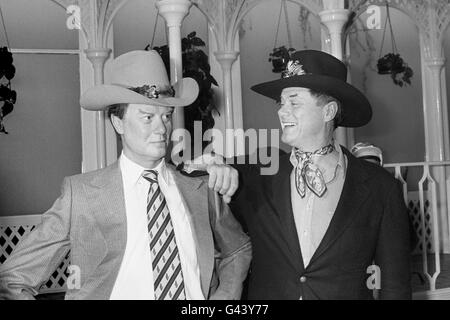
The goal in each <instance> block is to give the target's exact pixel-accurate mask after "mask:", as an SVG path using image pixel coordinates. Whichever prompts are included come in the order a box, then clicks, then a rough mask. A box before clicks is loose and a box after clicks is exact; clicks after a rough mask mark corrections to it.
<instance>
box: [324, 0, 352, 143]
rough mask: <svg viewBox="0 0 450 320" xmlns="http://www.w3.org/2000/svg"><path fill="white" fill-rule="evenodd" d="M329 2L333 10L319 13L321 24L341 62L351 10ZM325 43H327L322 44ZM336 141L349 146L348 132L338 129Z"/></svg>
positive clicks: (337, 3)
mask: <svg viewBox="0 0 450 320" xmlns="http://www.w3.org/2000/svg"><path fill="white" fill-rule="evenodd" d="M328 2H329V6H330V7H331V8H332V9H329V10H324V11H322V12H319V16H320V20H321V22H322V23H323V24H324V25H325V26H326V27H327V28H328V31H329V35H330V42H331V44H330V46H331V52H330V54H332V55H333V56H335V57H336V58H338V59H339V60H342V58H343V55H344V52H343V48H342V43H343V41H342V28H343V27H344V25H345V23H346V22H347V20H348V16H349V13H350V12H349V10H347V9H334V8H336V5H342V7H341V8H343V3H342V4H340V2H341V1H338V2H330V1H328ZM324 4H325V5H327V2H326V1H324ZM322 43H325V42H322ZM336 139H337V141H338V142H339V143H340V144H342V145H344V146H347V130H346V129H345V128H338V129H337V130H336Z"/></svg>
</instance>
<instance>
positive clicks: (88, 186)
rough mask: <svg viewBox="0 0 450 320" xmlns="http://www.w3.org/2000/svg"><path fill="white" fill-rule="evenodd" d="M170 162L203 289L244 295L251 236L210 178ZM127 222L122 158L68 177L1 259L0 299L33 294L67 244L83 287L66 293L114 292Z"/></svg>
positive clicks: (215, 294) (221, 295)
mask: <svg viewBox="0 0 450 320" xmlns="http://www.w3.org/2000/svg"><path fill="white" fill-rule="evenodd" d="M168 169H169V170H171V172H172V173H173V175H174V177H175V182H176V184H177V186H178V188H179V190H180V193H181V194H182V197H183V200H184V202H185V203H186V205H187V207H188V209H189V214H190V219H191V224H192V226H193V233H194V239H195V241H196V245H197V248H196V249H197V250H196V251H197V257H198V262H199V268H200V280H201V288H202V291H203V294H204V296H205V297H208V298H209V299H239V298H240V295H241V292H242V283H243V281H244V279H245V277H246V275H247V271H248V268H249V265H250V260H251V245H250V241H249V238H248V237H247V236H246V235H245V233H244V232H243V231H242V228H241V226H240V225H239V223H238V222H237V221H236V220H235V219H234V218H233V216H232V214H231V212H230V210H229V209H228V206H227V205H226V204H224V203H223V202H222V201H221V199H220V198H219V197H218V196H217V194H216V193H214V192H213V191H212V190H210V189H209V188H208V184H207V180H206V179H205V178H204V177H201V178H188V177H185V176H183V175H181V174H180V173H179V172H177V171H175V170H174V169H173V167H172V166H168ZM126 223H127V222H126V214H125V200H124V194H123V184H122V175H121V172H120V167H119V165H118V162H116V163H115V164H113V165H111V166H109V167H107V168H105V169H101V170H97V171H94V172H90V173H85V174H81V175H76V176H72V177H67V178H65V179H64V182H63V187H62V194H61V196H60V197H59V198H58V199H57V200H56V201H55V203H54V204H53V206H52V208H50V209H49V210H48V211H47V212H46V213H44V214H43V217H42V223H41V224H40V225H39V226H37V227H36V228H35V230H33V231H32V232H31V233H30V234H29V235H28V236H27V237H25V238H24V239H23V240H22V241H21V242H20V243H19V245H18V246H17V247H16V249H15V250H14V252H13V253H12V255H11V256H10V257H9V258H8V259H7V260H6V261H5V263H4V264H3V265H2V266H0V268H1V270H0V299H28V298H33V296H34V295H36V294H37V293H38V291H37V290H38V288H39V287H40V286H41V285H42V283H43V282H44V281H46V280H47V279H48V278H49V277H50V275H51V273H52V272H53V271H54V270H55V269H56V268H57V266H58V265H59V263H60V262H61V261H62V259H63V258H64V257H65V256H66V254H67V252H68V251H69V250H70V261H71V265H75V266H78V267H79V268H80V275H81V278H80V283H81V287H80V288H79V289H70V290H68V291H67V293H66V299H108V298H109V297H110V295H111V292H112V289H113V287H114V283H115V281H116V278H117V274H118V272H119V268H120V265H121V262H122V259H123V255H124V252H125V246H126V239H127V227H126Z"/></svg>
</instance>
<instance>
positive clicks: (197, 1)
mask: <svg viewBox="0 0 450 320" xmlns="http://www.w3.org/2000/svg"><path fill="white" fill-rule="evenodd" d="M264 2H267V0H227V1H211V0H192V3H193V4H194V5H195V6H197V7H198V9H199V10H200V11H201V12H202V13H203V14H204V15H205V16H206V18H207V20H208V22H209V23H210V24H211V27H212V29H213V31H214V33H215V35H216V38H217V47H218V49H219V51H233V50H234V40H235V36H236V34H237V32H238V30H239V26H240V24H241V22H242V20H243V19H244V17H245V16H246V15H247V14H248V13H249V12H250V11H251V10H252V9H253V8H254V7H255V6H257V5H259V4H263V3H264ZM291 2H294V3H297V4H299V5H300V6H301V7H304V8H305V9H307V10H308V11H309V12H310V13H311V14H313V15H315V16H318V15H319V12H321V11H322V10H323V2H322V0H292V1H291Z"/></svg>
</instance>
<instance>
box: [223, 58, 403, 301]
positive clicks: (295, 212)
mask: <svg viewBox="0 0 450 320" xmlns="http://www.w3.org/2000/svg"><path fill="white" fill-rule="evenodd" d="M346 77H347V68H346V66H345V65H344V64H343V63H342V62H341V61H339V60H338V59H336V58H334V57H333V56H331V55H329V54H326V53H323V52H320V51H312V50H306V51H299V52H296V53H294V54H293V56H292V60H291V61H290V62H289V64H288V66H287V69H286V70H285V72H284V73H283V77H282V79H279V80H275V81H270V82H266V83H262V84H259V85H256V86H254V87H253V88H252V90H254V91H256V92H257V93H259V94H262V95H264V96H266V97H269V98H271V99H274V100H276V101H279V105H278V106H279V110H278V116H279V119H280V122H281V127H282V130H283V133H282V141H283V142H285V143H286V144H288V145H290V146H291V147H292V152H291V153H290V154H288V155H286V156H280V161H279V165H280V169H279V171H278V173H277V174H275V175H272V176H268V175H267V176H261V175H260V170H259V169H258V167H257V166H250V165H247V166H245V165H243V166H242V165H237V166H236V167H237V168H238V171H239V174H240V178H241V179H242V183H241V185H240V188H239V189H238V191H237V193H236V195H235V196H234V197H233V199H232V202H231V208H232V211H233V212H234V213H239V215H240V216H241V217H240V218H241V219H242V220H243V221H244V223H245V224H246V226H247V228H248V230H249V235H250V238H251V240H252V247H253V260H252V267H251V273H250V280H249V289H248V296H249V298H250V299H304V300H309V299H370V298H372V291H371V290H370V289H374V288H378V287H381V293H380V297H381V298H382V299H408V298H410V297H411V288H410V256H409V252H410V247H409V221H408V215H407V211H406V208H405V205H404V203H403V196H402V192H401V190H400V188H399V185H398V184H397V182H396V180H395V179H394V178H393V177H391V176H390V175H389V174H388V173H387V172H385V170H383V169H382V168H380V167H379V166H376V165H373V164H371V163H368V162H366V161H362V160H359V159H356V158H355V157H354V156H353V155H352V154H351V153H350V152H349V151H348V150H347V149H346V148H344V147H342V146H340V145H339V144H337V143H336V142H335V141H334V139H333V132H334V131H335V129H336V127H339V126H340V127H360V126H363V125H365V124H367V123H368V122H369V121H370V119H371V116H372V111H371V107H370V104H369V102H368V101H367V99H366V98H365V97H364V95H363V94H362V93H361V92H359V91H358V90H357V89H356V88H354V87H353V86H351V85H349V84H347V83H346ZM373 263H374V264H375V265H376V266H372V267H371V268H369V269H368V267H369V266H371V265H372V264H373ZM368 270H369V271H371V272H372V273H373V272H375V274H372V275H371V278H370V281H368V282H367V283H366V280H368V277H369V274H368V272H367V271H368ZM380 272H381V282H380V281H379V280H380ZM372 280H374V281H373V282H374V283H372Z"/></svg>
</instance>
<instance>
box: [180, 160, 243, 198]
mask: <svg viewBox="0 0 450 320" xmlns="http://www.w3.org/2000/svg"><path fill="white" fill-rule="evenodd" d="M184 170H185V171H187V172H189V171H193V170H201V171H206V172H208V174H209V181H208V186H209V188H211V189H213V190H214V191H216V192H219V193H220V194H221V195H222V196H223V201H224V202H226V203H230V201H231V197H232V196H233V195H234V193H235V192H236V190H237V188H238V186H239V175H238V171H237V170H236V169H234V168H233V167H231V166H229V165H227V164H225V161H224V159H223V158H222V156H220V155H217V154H205V155H202V156H200V157H198V158H195V159H194V160H192V161H187V162H186V163H185V164H184Z"/></svg>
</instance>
